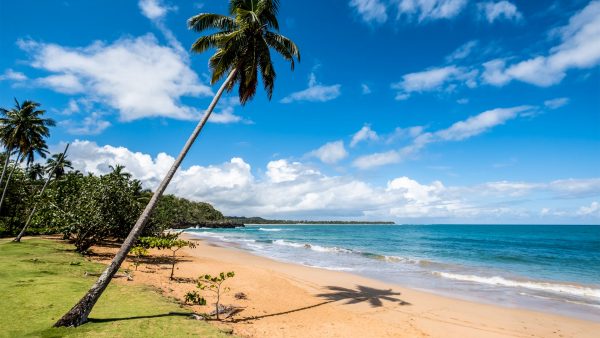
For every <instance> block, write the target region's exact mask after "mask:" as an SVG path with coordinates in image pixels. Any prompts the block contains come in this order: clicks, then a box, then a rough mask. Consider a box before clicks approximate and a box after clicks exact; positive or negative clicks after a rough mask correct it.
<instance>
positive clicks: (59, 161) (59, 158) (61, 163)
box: [13, 143, 73, 243]
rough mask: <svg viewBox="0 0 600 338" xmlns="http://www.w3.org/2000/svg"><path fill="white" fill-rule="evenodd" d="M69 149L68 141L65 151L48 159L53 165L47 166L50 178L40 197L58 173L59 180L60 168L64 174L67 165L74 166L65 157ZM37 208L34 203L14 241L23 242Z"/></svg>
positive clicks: (49, 163)
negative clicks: (22, 239)
mask: <svg viewBox="0 0 600 338" xmlns="http://www.w3.org/2000/svg"><path fill="white" fill-rule="evenodd" d="M67 150H69V143H67V146H66V147H65V151H63V152H62V153H61V154H54V155H52V158H50V159H48V166H50V165H52V167H47V168H49V170H48V178H46V182H45V183H44V186H43V187H42V190H40V192H39V193H38V196H39V197H41V196H43V195H44V191H46V188H47V187H48V184H49V183H50V180H51V179H52V176H53V175H55V174H56V179H57V180H58V179H59V178H60V177H59V176H58V171H59V170H62V175H64V173H65V167H69V168H71V169H73V167H72V166H71V161H69V160H66V159H65V157H66V156H67ZM36 209H37V204H34V205H33V209H31V212H30V213H29V217H27V221H26V222H25V225H24V226H23V228H22V229H21V231H20V232H19V234H18V235H17V237H16V238H15V239H14V240H13V242H17V243H19V242H21V238H23V235H25V231H27V228H29V224H30V223H31V219H32V218H33V215H34V214H35V210H36Z"/></svg>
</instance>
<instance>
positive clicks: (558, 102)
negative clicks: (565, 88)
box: [544, 97, 569, 109]
mask: <svg viewBox="0 0 600 338" xmlns="http://www.w3.org/2000/svg"><path fill="white" fill-rule="evenodd" d="M568 103H569V98H567V97H559V98H556V99H551V100H547V101H544V106H546V107H548V108H550V109H558V108H560V107H563V106H565V105H567V104H568Z"/></svg>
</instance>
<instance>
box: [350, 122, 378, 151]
mask: <svg viewBox="0 0 600 338" xmlns="http://www.w3.org/2000/svg"><path fill="white" fill-rule="evenodd" d="M378 139H379V136H378V135H377V133H376V132H375V131H373V130H372V129H371V126H369V125H364V126H363V127H362V128H360V130H359V131H357V132H356V134H354V135H352V141H350V147H351V148H353V147H354V146H356V145H357V144H358V143H360V142H362V141H377V140H378Z"/></svg>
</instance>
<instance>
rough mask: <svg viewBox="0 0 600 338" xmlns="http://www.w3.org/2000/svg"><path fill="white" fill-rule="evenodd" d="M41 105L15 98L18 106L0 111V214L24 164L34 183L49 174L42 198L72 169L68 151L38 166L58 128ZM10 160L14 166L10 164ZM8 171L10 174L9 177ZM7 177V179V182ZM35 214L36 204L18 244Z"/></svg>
mask: <svg viewBox="0 0 600 338" xmlns="http://www.w3.org/2000/svg"><path fill="white" fill-rule="evenodd" d="M39 107H40V104H39V103H37V102H34V101H30V100H26V101H23V102H22V103H20V102H19V101H18V100H17V99H15V106H14V107H13V108H11V109H6V108H0V115H1V117H0V144H1V145H2V146H3V148H4V156H5V159H4V166H3V167H2V174H1V175H0V186H3V189H2V197H0V212H1V211H2V207H3V205H4V201H5V198H6V192H7V191H8V188H9V186H10V184H11V178H12V177H13V174H14V172H15V170H16V169H17V167H18V166H20V165H22V164H23V162H25V165H26V173H27V176H28V177H29V178H30V179H31V181H32V182H35V181H37V180H40V179H42V178H43V177H44V175H48V177H47V179H46V182H45V184H44V186H43V187H42V189H41V190H40V191H39V195H41V194H43V192H44V190H45V189H46V187H47V186H48V183H49V182H50V180H51V179H52V177H55V178H57V179H58V178H60V177H62V176H63V175H64V174H65V172H66V170H67V169H72V168H73V167H72V164H71V162H70V161H69V160H67V159H66V158H65V153H66V149H65V152H63V153H61V154H54V155H52V156H51V157H50V158H49V159H48V160H47V162H46V165H45V166H44V165H42V164H40V163H35V160H36V154H37V155H38V156H39V157H42V158H46V156H47V154H48V145H47V143H46V138H48V137H49V136H50V129H49V127H52V126H54V125H55V122H54V120H52V119H50V118H44V114H45V113H46V111H45V110H42V109H39ZM11 158H12V159H13V160H12V162H13V163H12V164H11ZM7 171H8V175H6V173H7ZM5 177H6V180H5ZM34 213H35V205H34V207H33V209H32V210H31V213H30V215H29V217H28V219H27V222H26V223H25V226H24V227H23V229H22V230H21V232H20V234H19V235H18V236H17V237H16V238H15V241H17V242H18V241H20V240H21V237H22V236H23V234H24V233H25V230H26V229H27V227H28V226H29V222H30V221H31V217H32V216H33V214H34Z"/></svg>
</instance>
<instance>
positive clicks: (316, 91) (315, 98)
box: [281, 73, 342, 103]
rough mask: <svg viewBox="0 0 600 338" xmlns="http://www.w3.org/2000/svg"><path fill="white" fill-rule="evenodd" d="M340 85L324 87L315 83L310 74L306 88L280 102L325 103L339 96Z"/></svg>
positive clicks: (315, 80) (314, 78) (313, 75)
mask: <svg viewBox="0 0 600 338" xmlns="http://www.w3.org/2000/svg"><path fill="white" fill-rule="evenodd" d="M341 87H342V86H341V85H339V84H336V85H331V86H324V85H322V84H320V83H318V82H317V78H316V76H315V73H311V74H310V77H309V80H308V88H306V89H304V90H301V91H299V92H295V93H292V94H290V95H288V96H286V97H284V98H283V99H282V100H281V103H291V102H294V101H310V102H326V101H330V100H333V99H335V98H337V97H338V96H340V94H341V90H340V89H341Z"/></svg>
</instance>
